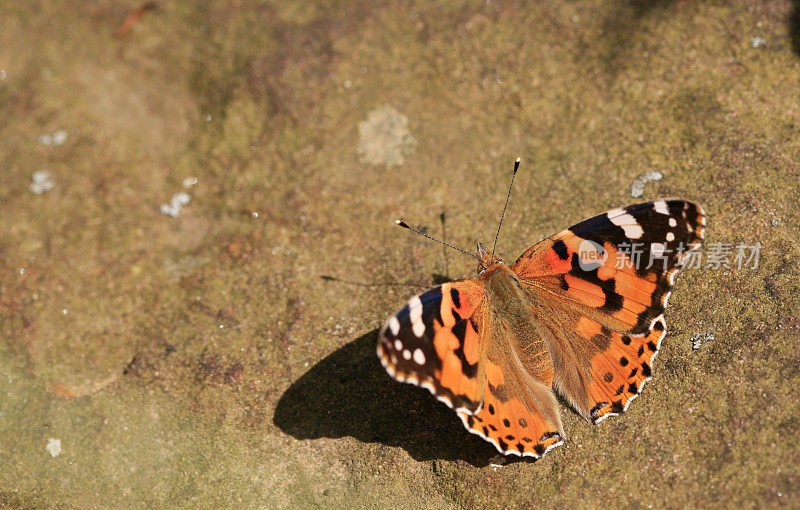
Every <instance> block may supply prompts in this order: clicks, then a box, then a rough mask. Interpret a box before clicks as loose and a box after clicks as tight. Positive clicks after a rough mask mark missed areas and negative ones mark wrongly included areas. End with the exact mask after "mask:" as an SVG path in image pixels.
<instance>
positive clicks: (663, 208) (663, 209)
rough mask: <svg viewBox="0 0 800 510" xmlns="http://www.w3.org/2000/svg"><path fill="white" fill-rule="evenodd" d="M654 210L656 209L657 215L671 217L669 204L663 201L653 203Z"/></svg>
mask: <svg viewBox="0 0 800 510" xmlns="http://www.w3.org/2000/svg"><path fill="white" fill-rule="evenodd" d="M653 209H655V210H656V212H657V213H660V214H664V215H666V216H669V207H667V203H666V202H665V201H663V200H659V201H658V202H653Z"/></svg>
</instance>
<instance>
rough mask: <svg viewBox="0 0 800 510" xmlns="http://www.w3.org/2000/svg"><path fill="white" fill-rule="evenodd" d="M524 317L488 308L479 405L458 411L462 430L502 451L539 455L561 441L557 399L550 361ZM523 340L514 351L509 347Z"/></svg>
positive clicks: (529, 323)
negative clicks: (487, 325)
mask: <svg viewBox="0 0 800 510" xmlns="http://www.w3.org/2000/svg"><path fill="white" fill-rule="evenodd" d="M530 319H531V318H530V317H527V316H525V315H524V314H521V315H513V314H512V315H511V316H509V314H508V313H506V311H504V310H493V311H492V312H491V315H490V318H489V321H490V324H489V329H488V331H487V334H488V336H489V338H490V341H489V343H488V345H487V353H486V360H485V362H484V363H483V364H482V366H481V368H482V370H483V371H484V372H485V377H484V378H483V382H484V392H483V401H482V406H481V408H480V409H479V410H478V411H477V412H476V413H474V414H472V415H470V414H468V413H464V412H458V416H459V417H460V418H461V420H462V421H463V422H464V426H465V427H467V430H469V431H470V432H472V433H473V434H478V435H479V436H481V437H482V438H484V439H486V440H487V441H489V442H490V443H492V444H493V445H494V446H495V447H496V448H497V450H498V451H499V452H501V453H503V454H505V455H517V456H524V457H533V458H537V459H538V458H539V457H541V456H543V455H544V454H545V453H547V452H548V451H549V450H551V449H552V448H555V447H556V446H559V445H561V444H563V430H562V427H561V418H560V416H559V411H558V404H557V403H556V399H555V395H554V394H553V391H552V390H551V385H552V381H553V363H552V360H551V358H550V354H549V353H548V352H547V347H546V346H545V345H544V342H543V341H542V340H541V337H540V336H539V335H538V334H537V333H536V331H535V328H534V327H533V325H532V324H531V322H530ZM515 345H525V346H526V348H525V349H522V350H516V349H514V347H513V346H515Z"/></svg>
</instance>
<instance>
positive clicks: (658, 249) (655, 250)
mask: <svg viewBox="0 0 800 510" xmlns="http://www.w3.org/2000/svg"><path fill="white" fill-rule="evenodd" d="M666 249H667V247H666V246H664V244H663V243H653V244H651V245H650V253H652V254H653V256H654V257H660V256H661V255H663V254H664V251H665V250H666Z"/></svg>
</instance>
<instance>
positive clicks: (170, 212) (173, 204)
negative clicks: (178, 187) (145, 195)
mask: <svg viewBox="0 0 800 510" xmlns="http://www.w3.org/2000/svg"><path fill="white" fill-rule="evenodd" d="M191 200H192V197H191V195H189V194H188V193H185V192H183V191H179V192H178V193H175V194H174V195H172V198H171V199H170V201H169V203H168V204H161V214H163V215H165V216H171V217H173V218H177V217H178V215H179V214H180V213H181V209H183V206H185V205H186V204H188V203H189V202H190V201H191Z"/></svg>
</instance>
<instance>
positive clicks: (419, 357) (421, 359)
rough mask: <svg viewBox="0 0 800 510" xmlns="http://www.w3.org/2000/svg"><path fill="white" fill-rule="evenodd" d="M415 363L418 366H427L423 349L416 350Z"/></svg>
mask: <svg viewBox="0 0 800 510" xmlns="http://www.w3.org/2000/svg"><path fill="white" fill-rule="evenodd" d="M414 362H415V363H416V364H417V365H424V364H425V353H423V352H422V349H416V350H415V351H414Z"/></svg>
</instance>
